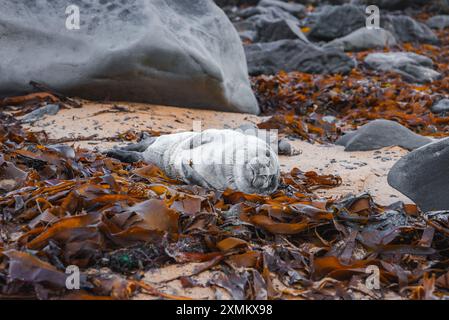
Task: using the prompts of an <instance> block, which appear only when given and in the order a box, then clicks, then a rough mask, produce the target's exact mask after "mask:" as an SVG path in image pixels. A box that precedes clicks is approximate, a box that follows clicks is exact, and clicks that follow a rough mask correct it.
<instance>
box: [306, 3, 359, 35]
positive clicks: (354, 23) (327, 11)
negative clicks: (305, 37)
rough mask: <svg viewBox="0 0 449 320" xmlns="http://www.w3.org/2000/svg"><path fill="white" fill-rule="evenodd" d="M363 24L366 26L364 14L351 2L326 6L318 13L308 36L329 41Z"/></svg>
mask: <svg viewBox="0 0 449 320" xmlns="http://www.w3.org/2000/svg"><path fill="white" fill-rule="evenodd" d="M364 26H366V15H365V11H364V9H363V8H362V7H358V6H354V5H351V4H344V5H340V6H326V7H325V8H324V9H323V10H322V11H321V12H319V13H318V16H317V17H316V22H315V24H314V26H312V28H311V30H310V33H309V37H310V38H311V39H315V40H324V41H331V40H334V39H337V38H341V37H344V36H346V35H348V34H350V33H351V32H353V31H356V30H357V29H360V28H362V27H364Z"/></svg>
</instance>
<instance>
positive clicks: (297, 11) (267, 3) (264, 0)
mask: <svg viewBox="0 0 449 320" xmlns="http://www.w3.org/2000/svg"><path fill="white" fill-rule="evenodd" d="M258 6H259V7H277V8H280V9H282V10H284V11H287V12H289V13H291V14H294V15H304V14H305V13H306V7H305V6H304V5H302V4H299V3H290V2H283V1H278V0H261V1H260V2H259V3H258Z"/></svg>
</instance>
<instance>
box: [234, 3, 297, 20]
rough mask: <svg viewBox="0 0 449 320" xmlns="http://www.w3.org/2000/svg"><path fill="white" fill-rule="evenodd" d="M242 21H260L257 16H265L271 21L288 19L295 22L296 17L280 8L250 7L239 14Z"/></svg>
mask: <svg viewBox="0 0 449 320" xmlns="http://www.w3.org/2000/svg"><path fill="white" fill-rule="evenodd" d="M237 15H238V16H239V17H240V18H242V19H249V21H252V19H258V18H257V16H260V15H263V16H266V17H267V18H271V19H287V20H294V19H296V17H295V16H294V15H292V14H291V13H289V12H287V11H284V10H282V9H281V8H278V7H259V6H257V7H249V8H246V9H244V10H242V11H240V12H238V13H237Z"/></svg>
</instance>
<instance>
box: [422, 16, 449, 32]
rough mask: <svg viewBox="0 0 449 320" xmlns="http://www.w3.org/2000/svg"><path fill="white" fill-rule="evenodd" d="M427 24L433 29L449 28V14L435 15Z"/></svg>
mask: <svg viewBox="0 0 449 320" xmlns="http://www.w3.org/2000/svg"><path fill="white" fill-rule="evenodd" d="M426 24H427V25H428V26H429V27H430V28H432V29H446V28H449V15H439V16H433V17H431V18H429V20H427V21H426Z"/></svg>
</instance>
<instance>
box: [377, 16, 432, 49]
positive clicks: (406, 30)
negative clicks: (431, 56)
mask: <svg viewBox="0 0 449 320" xmlns="http://www.w3.org/2000/svg"><path fill="white" fill-rule="evenodd" d="M381 24H382V26H383V28H385V29H387V30H389V31H391V33H393V34H394V36H395V37H396V40H398V41H400V42H422V43H430V44H438V43H439V42H440V41H439V39H438V37H437V36H436V34H435V33H433V31H432V29H430V28H429V27H428V26H427V25H425V24H423V23H420V22H418V21H416V20H415V19H413V18H411V17H409V16H404V15H398V16H395V15H387V16H386V17H384V18H382V22H381Z"/></svg>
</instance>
